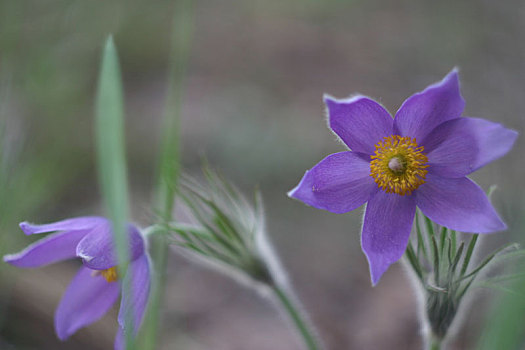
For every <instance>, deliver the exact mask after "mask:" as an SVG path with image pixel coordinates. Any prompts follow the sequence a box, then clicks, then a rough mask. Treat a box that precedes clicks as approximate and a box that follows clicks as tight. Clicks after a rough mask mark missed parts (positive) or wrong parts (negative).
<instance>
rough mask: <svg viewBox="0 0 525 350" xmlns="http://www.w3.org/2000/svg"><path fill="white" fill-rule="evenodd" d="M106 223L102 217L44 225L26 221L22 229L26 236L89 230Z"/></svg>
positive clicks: (75, 219) (79, 218)
mask: <svg viewBox="0 0 525 350" xmlns="http://www.w3.org/2000/svg"><path fill="white" fill-rule="evenodd" d="M104 221H107V219H105V218H103V217H100V216H81V217H78V218H72V219H66V220H62V221H57V222H53V223H50V224H44V225H34V224H30V223H28V222H27V221H24V222H21V223H20V228H21V229H22V231H24V233H25V234H26V235H33V234H37V233H45V232H54V231H78V230H89V229H91V228H93V227H94V226H97V225H98V224H100V223H101V222H104Z"/></svg>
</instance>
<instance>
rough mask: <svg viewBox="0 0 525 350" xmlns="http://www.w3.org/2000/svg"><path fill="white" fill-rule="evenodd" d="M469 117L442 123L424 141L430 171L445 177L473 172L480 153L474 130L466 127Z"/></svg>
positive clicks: (460, 175) (462, 175)
mask: <svg viewBox="0 0 525 350" xmlns="http://www.w3.org/2000/svg"><path fill="white" fill-rule="evenodd" d="M467 120H468V119H467V118H457V119H453V120H449V121H448V122H445V123H442V124H440V125H439V126H438V127H436V128H435V129H434V130H432V132H431V133H430V134H429V135H428V136H427V137H425V140H424V141H423V142H422V145H423V147H424V152H425V153H427V157H428V164H429V168H428V171H429V172H430V173H433V174H436V175H439V176H443V177H464V176H465V175H467V174H469V173H471V172H472V171H473V168H474V164H475V162H476V157H477V155H478V153H479V151H478V147H477V142H476V139H475V137H474V134H473V133H472V131H471V130H470V129H468V128H466V127H465V121H467Z"/></svg>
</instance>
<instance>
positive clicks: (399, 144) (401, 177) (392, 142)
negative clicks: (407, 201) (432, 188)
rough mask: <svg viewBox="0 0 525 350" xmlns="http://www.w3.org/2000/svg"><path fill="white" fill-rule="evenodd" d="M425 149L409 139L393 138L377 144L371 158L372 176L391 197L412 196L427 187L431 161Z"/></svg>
mask: <svg viewBox="0 0 525 350" xmlns="http://www.w3.org/2000/svg"><path fill="white" fill-rule="evenodd" d="M423 150H424V147H423V146H418V145H417V143H416V139H415V138H414V139H411V138H410V137H408V136H404V137H402V136H399V135H392V136H389V137H385V138H383V141H379V142H378V143H377V144H376V151H375V154H374V155H373V156H371V158H372V161H371V162H370V176H372V177H373V178H374V180H375V182H376V183H377V186H379V188H381V189H382V190H383V191H385V192H387V193H397V194H399V195H401V196H404V195H405V194H411V193H412V191H414V190H415V189H416V188H418V187H419V186H421V185H422V184H424V183H425V176H426V175H427V172H428V171H427V170H426V168H428V164H427V162H428V158H427V156H426V155H425V154H424V153H423Z"/></svg>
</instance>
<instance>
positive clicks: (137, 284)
mask: <svg viewBox="0 0 525 350" xmlns="http://www.w3.org/2000/svg"><path fill="white" fill-rule="evenodd" d="M20 228H21V229H22V231H24V233H25V234H26V235H33V234H38V233H44V232H54V231H58V232H57V233H53V234H51V235H48V236H47V237H45V238H43V239H41V240H39V241H37V242H35V243H33V244H31V245H30V246H28V247H27V248H26V249H24V250H22V251H21V252H20V253H18V254H11V255H6V256H4V261H6V262H8V263H9V264H11V265H13V266H17V267H23V268H32V267H40V266H45V265H48V264H51V263H54V262H57V261H61V260H66V259H71V258H75V257H79V258H81V259H82V262H83V266H82V267H81V268H80V270H79V271H78V273H77V274H76V276H75V277H74V278H73V280H72V281H71V284H70V285H69V287H68V288H67V290H66V292H65V293H64V296H63V297H62V300H61V301H60V304H59V305H58V308H57V309H56V312H55V330H56V333H57V335H58V337H59V338H60V339H61V340H66V339H67V338H69V337H70V336H71V335H72V334H73V333H75V332H76V331H77V330H78V329H80V328H82V327H84V326H87V325H89V324H91V323H93V322H95V321H97V320H98V319H100V318H101V317H102V316H103V315H104V314H105V313H106V312H107V311H108V310H109V309H110V308H111V307H112V306H113V304H114V303H115V302H116V301H117V299H118V297H119V295H120V283H119V282H118V279H119V276H118V270H117V268H118V267H117V265H118V262H117V256H116V252H115V249H114V245H113V235H112V230H111V222H110V221H109V220H107V219H105V218H103V217H78V218H73V219H67V220H63V221H58V222H55V223H51V224H46V225H32V224H29V223H27V222H22V223H21V224H20ZM128 234H129V244H130V254H131V263H130V267H129V270H128V272H127V274H128V276H125V277H126V278H129V274H130V273H131V290H130V293H129V295H130V296H129V298H130V300H129V301H128V300H125V298H124V297H123V298H122V300H121V303H120V311H119V315H118V322H119V326H120V327H119V331H118V333H117V337H116V338H115V349H122V348H123V347H124V346H123V344H124V342H123V338H124V332H125V329H124V317H125V315H126V314H127V312H128V310H126V306H127V307H129V306H132V307H133V311H132V312H133V316H134V317H133V319H134V333H136V332H137V331H138V328H139V326H140V324H141V321H142V317H143V315H144V310H145V308H146V304H147V301H148V295H149V288H150V266H149V260H148V256H147V254H146V252H145V249H144V239H143V238H142V236H141V234H140V232H139V230H138V229H137V228H136V227H135V226H133V225H131V224H130V225H128ZM122 277H124V276H122Z"/></svg>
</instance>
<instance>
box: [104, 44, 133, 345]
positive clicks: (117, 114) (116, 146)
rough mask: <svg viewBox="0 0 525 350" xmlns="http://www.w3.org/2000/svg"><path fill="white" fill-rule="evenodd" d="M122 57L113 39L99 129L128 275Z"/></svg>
mask: <svg viewBox="0 0 525 350" xmlns="http://www.w3.org/2000/svg"><path fill="white" fill-rule="evenodd" d="M123 100H124V99H123V94H122V79H121V74H120V67H119V62H118V55H117V50H116V48H115V45H114V43H113V38H112V37H111V36H110V37H109V38H108V39H107V41H106V45H105V48H104V53H103V56H102V67H101V70H100V76H99V83H98V91H97V99H96V110H95V129H96V144H97V164H98V170H99V182H100V187H101V190H102V196H103V198H104V203H105V207H106V210H107V213H108V217H109V219H110V220H111V222H112V224H113V235H114V239H115V246H116V250H117V257H118V263H119V274H121V276H126V271H127V267H128V263H129V252H128V235H127V230H126V225H127V224H126V223H127V220H128V219H127V218H128V185H127V170H126V155H125V142H124V107H123V105H124V102H123ZM120 280H121V284H122V295H123V298H124V299H125V300H128V301H130V300H131V298H129V297H128V296H129V294H130V292H131V290H130V278H123V279H120ZM129 306H130V307H126V308H125V310H127V312H126V315H125V326H126V327H125V328H126V330H131V329H133V312H132V305H129ZM125 342H126V349H128V350H129V349H133V348H134V346H133V332H131V331H127V332H125Z"/></svg>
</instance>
